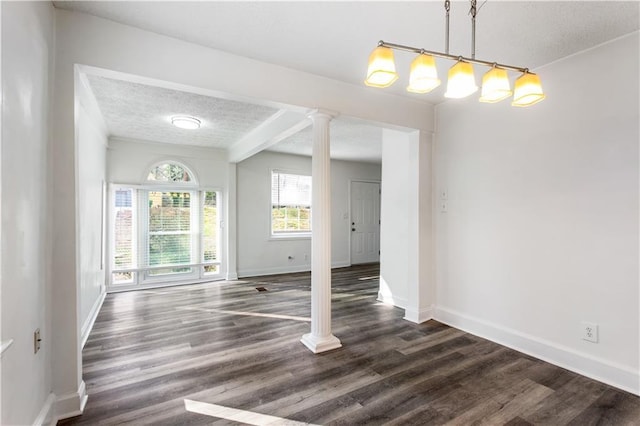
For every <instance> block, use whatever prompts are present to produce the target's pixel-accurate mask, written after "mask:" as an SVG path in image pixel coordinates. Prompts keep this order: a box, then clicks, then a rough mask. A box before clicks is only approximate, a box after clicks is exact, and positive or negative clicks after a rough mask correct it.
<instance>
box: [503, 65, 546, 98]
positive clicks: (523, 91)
mask: <svg viewBox="0 0 640 426" xmlns="http://www.w3.org/2000/svg"><path fill="white" fill-rule="evenodd" d="M544 98H545V96H544V93H543V92H542V86H541V85H540V77H538V75H537V74H533V73H530V72H528V71H526V72H525V73H524V74H522V75H521V76H520V77H519V78H518V79H517V80H516V84H515V89H514V93H513V102H511V105H513V106H517V107H527V106H530V105H533V104H536V103H538V102H540V101H541V100H543V99H544Z"/></svg>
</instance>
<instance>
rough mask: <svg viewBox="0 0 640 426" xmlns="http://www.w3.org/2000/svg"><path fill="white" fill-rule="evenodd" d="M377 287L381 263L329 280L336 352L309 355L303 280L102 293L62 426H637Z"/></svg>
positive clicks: (602, 396) (594, 393) (588, 391)
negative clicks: (292, 425)
mask: <svg viewBox="0 0 640 426" xmlns="http://www.w3.org/2000/svg"><path fill="white" fill-rule="evenodd" d="M378 275H379V267H378V265H362V266H354V267H350V268H342V269H338V270H334V271H333V274H332V291H333V294H332V300H333V302H332V315H333V332H334V334H335V335H336V336H337V337H339V338H340V340H341V341H342V344H343V347H342V348H340V349H337V350H334V351H330V352H327V353H324V354H318V355H315V354H312V353H311V352H309V351H308V350H307V348H306V347H305V346H304V345H303V344H302V343H300V338H301V337H302V335H303V334H305V333H308V331H309V327H310V324H309V322H308V318H309V317H310V274H309V273H296V274H284V275H274V276H269V277H257V278H256V279H243V280H240V281H235V282H212V283H203V284H195V285H190V286H181V287H166V288H162V289H155V290H144V291H136V292H125V293H116V294H109V295H107V297H106V299H105V302H104V304H103V307H102V310H101V311H100V313H99V315H98V318H97V320H96V323H95V326H94V328H93V330H92V332H91V334H90V336H89V339H88V341H87V344H86V346H85V348H84V351H83V378H84V380H85V383H86V385H87V391H88V393H89V400H88V403H87V405H86V408H85V411H84V414H83V415H82V416H78V417H75V418H72V419H67V420H63V421H61V422H59V424H62V425H75V424H78V425H95V424H101V425H120V424H131V425H204V424H206V425H218V426H225V425H238V424H242V423H240V422H238V421H234V420H229V419H224V418H219V417H215V415H207V414H206V413H205V414H203V413H195V412H190V411H188V410H187V409H186V408H185V399H188V400H192V401H196V402H197V403H201V404H200V405H201V406H212V407H214V406H215V407H218V408H217V409H216V410H217V411H216V410H214V411H211V412H210V413H218V414H219V413H223V412H225V410H227V409H234V410H240V411H233V412H234V413H236V415H237V416H236V417H235V418H236V419H240V418H244V419H261V418H281V419H282V422H283V424H286V422H288V421H291V422H302V423H313V424H327V425H349V426H351V425H377V424H389V425H441V424H449V425H470V424H478V425H481V424H484V425H502V424H505V425H538V424H548V425H554V426H556V425H565V424H571V425H592V424H593V425H595V424H605V425H616V426H617V425H640V421H638V419H640V398H638V397H637V396H634V395H631V394H628V393H626V392H623V391H620V390H617V389H615V388H612V387H610V386H607V385H604V384H602V383H599V382H595V381H593V380H590V379H587V378H585V377H582V376H579V375H578V374H575V373H572V372H569V371H567V370H564V369H561V368H558V367H555V366H553V365H550V364H547V363H545V362H543V361H540V360H537V359H535V358H532V357H530V356H528V355H525V354H521V353H519V352H517V351H514V350H512V349H509V348H505V347H503V346H500V345H497V344H495V343H492V342H490V341H487V340H484V339H481V338H479V337H477V336H473V335H470V334H467V333H465V332H463V331H460V330H456V329H454V328H451V327H448V326H446V325H444V324H441V323H438V322H436V321H428V322H426V323H424V324H413V323H411V322H408V321H405V320H403V319H402V318H403V315H404V311H403V310H401V309H398V308H394V307H391V306H388V305H384V304H381V303H380V302H378V301H377V300H376V298H377V291H378V279H377V276H378ZM256 287H264V288H265V289H266V291H258V290H256ZM206 404H209V405H206ZM238 413H239V414H238ZM262 415H264V416H273V417H263V416H262Z"/></svg>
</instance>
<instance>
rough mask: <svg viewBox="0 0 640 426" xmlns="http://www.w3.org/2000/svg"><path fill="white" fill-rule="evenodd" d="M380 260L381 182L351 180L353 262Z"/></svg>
mask: <svg viewBox="0 0 640 426" xmlns="http://www.w3.org/2000/svg"><path fill="white" fill-rule="evenodd" d="M379 261H380V183H379V182H351V263H352V264H356V263H372V262H379Z"/></svg>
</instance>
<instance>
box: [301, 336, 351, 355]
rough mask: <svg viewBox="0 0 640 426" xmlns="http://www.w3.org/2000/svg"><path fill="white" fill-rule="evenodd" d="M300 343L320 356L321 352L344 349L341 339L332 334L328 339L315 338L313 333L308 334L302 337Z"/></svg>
mask: <svg viewBox="0 0 640 426" xmlns="http://www.w3.org/2000/svg"><path fill="white" fill-rule="evenodd" d="M300 341H301V342H302V344H303V345H305V346H306V347H307V348H309V350H310V351H311V352H313V353H314V354H319V353H320V352H326V351H330V350H332V349H338V348H341V347H342V343H340V339H338V338H337V337H336V336H334V335H333V334H330V335H328V336H327V337H317V336H313V335H312V334H311V333H308V334H305V335H304V336H302V339H300Z"/></svg>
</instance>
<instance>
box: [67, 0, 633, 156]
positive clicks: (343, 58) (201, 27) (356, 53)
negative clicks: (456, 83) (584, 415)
mask: <svg viewBox="0 0 640 426" xmlns="http://www.w3.org/2000/svg"><path fill="white" fill-rule="evenodd" d="M443 3H444V2H443V1H426V2H425V1H422V2H418V1H409V2H404V1H397V2H373V1H355V2H340V1H337V2H335V1H332V2H326V1H325V2H317V1H316V2H309V1H298V2H284V1H283V2H263V1H258V2H256V1H234V2H229V1H222V2H211V1H210V2H108V1H107V2H102V1H90V2H81V1H73V2H62V1H56V2H54V4H55V6H56V7H59V8H65V9H74V10H78V11H81V12H86V13H90V14H93V15H97V16H101V17H104V18H107V19H111V20H114V21H117V22H121V23H124V24H128V25H132V26H136V27H139V28H142V29H146V30H149V31H153V32H156V33H160V34H164V35H168V36H172V37H176V38H179V39H182V40H186V41H190V42H194V43H198V44H201V45H205V46H209V47H212V48H215V49H219V50H224V51H227V52H230V53H234V54H237V55H241V56H246V57H250V58H254V59H258V60H261V61H264V62H269V63H273V64H277V65H281V66H286V67H290V68H294V69H297V70H301V71H305V72H310V73H313V74H318V75H322V76H325V77H328V78H332V79H336V80H341V81H344V82H348V83H352V84H358V85H360V84H362V80H363V79H364V74H365V72H366V62H367V57H368V55H369V53H370V52H371V50H372V49H373V48H374V47H375V46H376V43H377V41H378V40H380V39H383V40H385V41H390V42H396V43H400V44H406V45H411V46H415V47H422V48H425V49H430V50H444V8H443ZM451 3H452V5H451V32H450V34H451V49H450V51H451V53H453V54H460V55H465V56H469V55H470V50H471V49H470V20H469V16H468V9H469V2H468V1H452V2H451ZM478 5H479V6H481V7H480V10H479V12H478V16H477V35H476V56H477V57H478V58H479V59H485V60H489V61H497V62H501V63H505V64H509V65H515V66H521V67H528V68H530V69H532V70H535V68H537V67H539V66H542V65H545V64H547V63H550V62H553V61H555V60H557V59H560V58H563V57H566V56H568V55H571V54H573V53H576V52H579V51H582V50H585V49H588V48H590V47H593V46H595V45H598V44H601V43H603V42H606V41H608V40H611V39H614V38H616V37H619V36H622V35H624V34H628V33H630V32H633V31H636V30H638V29H639V28H640V16H639V15H640V8H639V6H640V3H638V2H636V1H631V2H613V1H601V2H592V1H565V2H555V1H529V2H522V1H517V2H503V1H496V0H490V1H488V2H483V0H478ZM412 56H413V55H410V54H406V53H403V52H397V53H396V63H397V66H398V71H399V73H400V75H401V77H400V79H399V80H398V82H397V83H396V84H395V85H394V86H393V87H391V88H388V89H384V90H387V91H390V92H392V93H396V94H399V95H402V96H410V97H412V98H414V99H419V100H423V101H425V102H430V103H439V102H443V101H444V97H443V93H444V91H445V87H444V84H443V86H441V87H439V88H437V89H436V90H434V92H432V93H431V94H428V95H415V94H409V93H407V92H405V91H404V87H405V86H406V84H407V74H408V71H407V70H408V66H409V63H410V62H411V59H412ZM449 66H451V63H450V62H449V63H448V62H447V61H441V60H439V61H438V68H439V72H440V76H441V79H443V80H446V71H447V69H448V67H449ZM513 77H515V76H513ZM543 85H544V78H543ZM92 86H93V82H92ZM104 86H107V84H104ZM371 90H379V89H371ZM141 92H144V90H142V89H141ZM113 96H117V95H113ZM189 96H191V97H194V98H195V97H196V96H195V95H189ZM157 97H160V98H162V95H160V94H157ZM127 99H131V96H127ZM185 99H188V98H185ZM164 100H166V99H164ZM99 101H100V99H99ZM147 101H150V98H147ZM184 101H185V100H184V99H183V100H182V101H181V102H184ZM202 102H205V103H206V102H213V104H215V105H217V106H218V107H220V106H221V105H223V104H224V102H222V101H220V100H211V101H204V100H202ZM102 103H104V101H102V102H101V108H103V107H102ZM182 105H183V106H185V104H182ZM236 106H237V105H236ZM221 108H222V109H224V108H223V107H221ZM238 108H239V107H238ZM246 109H247V111H246V113H247V114H248V115H249V117H250V120H249V123H247V124H248V127H251V126H255V121H251V120H256V121H259V120H260V117H261V116H262V114H266V113H267V110H268V108H266V107H258V106H255V105H247V106H246ZM235 113H237V114H240V115H242V114H243V112H242V111H241V109H236V110H235ZM109 114H113V117H115V114H117V112H116V109H115V108H114V109H113V110H112V112H111V113H107V112H105V115H109ZM193 114H194V115H203V114H200V113H199V112H198V111H194V112H193ZM122 115H124V113H123V114H122ZM135 115H136V114H131V116H135ZM211 117H212V119H213V116H211ZM237 118H238V117H237V115H234V114H231V116H230V117H229V119H230V120H231V121H232V123H230V124H229V125H222V128H223V129H225V130H224V131H223V130H220V132H222V133H224V132H229V133H228V134H227V136H224V137H228V136H229V135H230V134H231V133H233V132H234V131H235V132H236V135H237V132H239V131H243V130H247V128H248V127H247V128H245V129H240V128H239V127H238V122H237V121H236V122H233V120H237ZM123 119H124V118H123V117H120V118H119V119H118V120H123ZM107 121H108V125H109V128H110V130H111V131H112V132H116V131H117V132H125V129H127V128H128V129H129V130H130V131H133V130H131V129H132V128H133V127H135V123H134V124H131V123H130V124H126V123H122V122H119V124H115V122H116V121H117V120H116V119H115V118H112V119H110V118H109V117H107ZM350 124H351V125H354V126H356V127H355V128H354V129H353V130H352V131H347V130H346V128H347V127H349V125H350ZM234 126H235V127H234ZM358 126H360V127H358ZM362 126H363V125H362V124H361V123H357V122H349V121H348V120H345V122H344V123H342V124H336V125H335V126H333V127H335V130H334V135H337V134H338V133H340V132H344V133H345V134H349V135H351V139H350V140H351V141H352V142H353V146H352V148H353V149H356V148H357V146H358V145H360V146H363V147H366V146H368V145H367V143H366V141H365V140H364V139H365V138H368V137H374V133H376V132H375V131H374V130H371V129H367V128H366V127H362ZM338 129H340V130H338ZM147 134H148V133H147ZM376 134H379V132H377V133H376ZM359 135H360V137H361V139H359ZM208 137H210V135H208V136H203V138H208ZM378 137H379V136H378ZM296 138H298V139H300V138H302V136H294V137H293V138H292V139H290V140H287V141H283V142H282V143H281V144H279V146H278V147H276V148H274V149H279V150H283V151H284V150H286V149H288V148H287V146H289V149H291V150H294V151H296V152H299V153H302V151H304V150H303V149H302V147H301V146H299V145H300V143H301V142H300V140H298V142H295V139H296ZM307 139H308V138H307ZM216 143H220V142H216ZM377 149H378V148H377ZM292 152H293V151H292Z"/></svg>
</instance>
